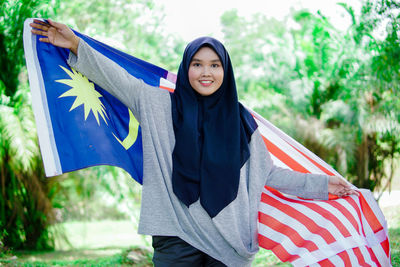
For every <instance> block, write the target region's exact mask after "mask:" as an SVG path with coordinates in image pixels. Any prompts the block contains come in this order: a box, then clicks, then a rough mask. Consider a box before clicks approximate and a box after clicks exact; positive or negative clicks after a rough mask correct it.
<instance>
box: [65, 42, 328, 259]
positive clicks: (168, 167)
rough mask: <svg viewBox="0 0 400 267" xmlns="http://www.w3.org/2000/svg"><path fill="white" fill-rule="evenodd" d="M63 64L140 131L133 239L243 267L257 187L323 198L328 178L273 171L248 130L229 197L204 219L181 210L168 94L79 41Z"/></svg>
mask: <svg viewBox="0 0 400 267" xmlns="http://www.w3.org/2000/svg"><path fill="white" fill-rule="evenodd" d="M68 64H69V65H70V66H71V67H73V68H75V69H76V70H78V71H79V72H81V73H82V74H84V75H85V76H87V77H88V78H89V79H90V80H91V81H93V82H95V83H97V84H98V85H99V86H101V87H102V88H103V89H105V90H107V91H109V92H110V93H111V94H112V95H114V96H115V97H117V98H118V99H119V100H120V101H122V102H123V103H124V104H125V105H126V106H127V107H128V108H130V109H131V110H132V112H133V114H134V115H135V117H136V119H137V120H138V121H139V123H140V125H141V127H142V138H143V175H144V177H143V189H142V203H141V212H140V222H139V230H138V232H139V233H140V234H146V235H165V236H178V237H180V238H181V239H183V240H185V241H186V242H188V243H189V244H191V245H192V246H194V247H196V248H198V249H199V250H201V251H203V252H205V253H207V254H208V255H210V256H211V257H213V258H215V259H217V260H219V261H221V262H223V263H224V264H226V265H228V266H240V267H242V266H250V265H251V262H252V260H253V258H254V255H255V254H256V253H257V251H258V240H257V236H258V234H257V218H258V207H259V203H260V198H261V191H262V189H263V187H264V185H268V186H271V187H273V188H276V189H277V190H280V191H282V192H284V193H288V194H292V195H297V196H301V197H306V198H319V199H327V197H328V191H327V188H328V186H327V185H328V177H327V176H325V175H315V174H303V173H298V172H294V171H290V170H286V169H282V168H279V167H276V166H274V164H273V163H272V160H271V157H270V155H269V152H268V151H267V149H266V147H265V144H264V142H263V140H262V137H261V135H260V133H259V131H258V130H256V131H255V132H254V133H253V135H252V139H251V142H250V158H249V159H248V161H247V162H246V163H245V164H244V165H243V167H242V169H241V171H240V183H239V190H238V195H237V197H236V199H235V200H234V201H233V202H231V203H230V204H229V205H228V206H227V207H225V208H224V209H223V210H222V211H221V212H220V213H219V214H218V215H217V216H215V217H214V218H212V219H211V218H210V217H209V216H208V214H207V212H205V210H204V209H203V208H202V206H201V205H200V203H199V201H197V202H195V203H193V204H192V205H190V207H189V208H188V207H186V206H185V205H184V204H182V203H181V202H180V201H179V199H178V198H177V197H176V196H175V195H174V193H173V190H172V183H171V175H172V151H173V148H174V144H175V136H174V131H173V126H172V118H171V101H170V96H169V92H167V91H166V90H161V89H159V88H156V87H152V86H149V85H147V84H145V83H144V82H143V81H142V80H138V79H136V78H135V77H133V76H131V75H130V74H129V73H127V72H126V71H125V70H124V69H123V68H121V67H120V66H119V65H118V64H116V63H115V62H113V61H111V60H110V59H108V58H107V57H105V56H103V55H102V54H100V53H99V52H97V51H96V50H95V49H93V48H91V47H90V46H89V45H88V44H87V43H86V42H84V41H83V40H81V41H80V42H79V47H78V56H75V55H74V54H73V53H70V55H69V59H68Z"/></svg>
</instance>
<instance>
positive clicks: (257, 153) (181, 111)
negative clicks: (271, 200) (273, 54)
mask: <svg viewBox="0 0 400 267" xmlns="http://www.w3.org/2000/svg"><path fill="white" fill-rule="evenodd" d="M31 27H32V28H33V29H32V33H34V34H39V35H42V36H44V37H42V38H40V39H39V40H40V41H42V42H47V43H51V44H53V45H56V46H60V47H63V48H68V49H70V51H71V53H70V56H69V59H68V64H69V65H70V66H71V67H73V68H75V69H77V70H78V71H80V72H81V73H83V74H84V75H85V76H87V77H88V78H89V79H90V80H92V81H94V82H96V83H97V84H98V85H100V86H101V87H102V88H104V89H105V90H108V91H109V92H110V93H111V94H113V95H114V96H115V97H117V98H118V99H119V100H120V101H122V102H123V103H124V104H125V105H126V106H127V107H129V108H130V109H131V110H132V112H133V113H134V115H135V117H136V118H137V120H138V121H139V122H140V125H141V127H142V138H143V175H144V178H143V190H142V207H141V215H140V223H139V230H138V231H139V233H141V234H147V235H151V236H153V247H154V257H153V262H154V264H155V266H225V265H227V266H250V265H251V262H252V260H253V258H254V255H255V253H256V252H257V251H258V241H257V213H258V205H259V203H260V197H261V191H262V189H263V187H264V185H268V186H271V187H274V188H276V189H278V190H280V191H282V192H285V193H289V194H293V195H297V196H301V197H306V198H319V199H327V197H328V192H329V193H332V194H336V195H338V196H347V195H349V194H358V193H357V192H356V191H354V190H352V189H351V188H350V185H349V184H348V183H347V182H346V181H345V180H344V179H342V178H340V177H328V176H325V175H315V174H303V173H298V172H293V171H290V170H286V169H282V168H278V167H276V166H274V165H273V163H272V161H271V158H270V156H269V153H268V151H267V149H266V147H265V145H264V142H263V140H262V137H261V135H260V133H259V132H258V130H257V125H256V123H255V121H254V119H253V118H252V116H251V114H250V113H249V112H248V111H247V110H246V109H245V108H243V106H242V105H241V104H240V103H239V102H238V98H237V92H236V85H235V79H234V75H233V70H232V65H231V62H230V58H229V55H228V53H227V51H226V50H225V48H224V46H223V45H222V44H221V43H220V42H219V41H217V40H215V39H213V38H209V37H203V38H199V39H196V40H194V41H193V42H191V43H189V44H188V46H187V47H186V49H185V52H184V54H183V59H182V62H181V64H180V67H179V71H178V76H177V83H176V90H175V92H174V93H173V94H170V93H168V92H167V91H165V90H160V89H159V88H155V87H152V86H149V85H146V84H145V83H143V82H142V81H141V80H138V79H136V78H134V77H132V76H131V75H130V74H128V73H127V72H126V71H125V70H124V69H122V68H121V67H120V66H118V65H117V64H116V63H114V62H113V61H111V60H109V59H108V58H106V57H105V56H103V55H101V54H100V53H98V52H97V51H96V50H94V49H92V48H91V47H90V46H89V45H88V44H87V43H85V42H84V41H83V40H80V39H79V38H78V37H77V36H76V35H75V34H74V33H73V32H72V31H71V30H70V29H69V28H68V27H67V26H66V25H64V24H60V23H56V22H53V21H51V20H49V23H44V22H42V21H39V20H35V21H34V23H32V24H31Z"/></svg>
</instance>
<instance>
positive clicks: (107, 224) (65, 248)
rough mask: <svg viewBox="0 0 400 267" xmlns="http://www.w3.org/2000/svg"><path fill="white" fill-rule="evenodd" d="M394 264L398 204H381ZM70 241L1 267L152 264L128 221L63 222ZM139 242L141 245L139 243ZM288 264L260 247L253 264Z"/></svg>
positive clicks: (399, 240)
mask: <svg viewBox="0 0 400 267" xmlns="http://www.w3.org/2000/svg"><path fill="white" fill-rule="evenodd" d="M382 210H383V212H384V214H385V217H386V219H387V222H388V227H389V236H390V245H391V252H392V264H393V266H400V206H388V207H384V208H383V209H382ZM62 226H63V227H64V229H65V232H66V235H67V236H68V237H69V240H70V244H68V243H67V242H65V241H63V240H57V243H56V246H57V247H56V249H57V250H56V251H51V252H35V251H14V252H13V255H14V256H16V258H14V259H10V257H8V258H3V259H0V266H35V267H37V266H139V267H147V266H152V263H151V257H152V249H151V242H150V238H149V237H146V238H143V237H142V236H140V235H137V234H136V230H135V229H136V225H134V224H133V223H132V222H130V221H100V222H86V223H83V222H69V223H64V224H63V225H62ZM138 244H140V245H139V246H138ZM264 266H291V265H290V264H287V263H282V262H280V261H279V259H278V258H277V257H276V256H275V255H273V254H272V252H270V251H266V250H260V252H259V253H258V254H257V255H256V259H255V260H254V263H253V267H264Z"/></svg>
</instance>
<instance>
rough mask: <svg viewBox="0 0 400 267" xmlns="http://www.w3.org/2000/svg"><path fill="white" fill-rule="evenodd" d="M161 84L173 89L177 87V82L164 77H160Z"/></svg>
mask: <svg viewBox="0 0 400 267" xmlns="http://www.w3.org/2000/svg"><path fill="white" fill-rule="evenodd" d="M160 86H164V87H168V88H171V89H175V84H174V83H172V82H170V81H168V80H166V79H164V78H160Z"/></svg>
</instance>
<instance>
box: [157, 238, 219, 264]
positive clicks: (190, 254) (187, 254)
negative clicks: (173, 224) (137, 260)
mask: <svg viewBox="0 0 400 267" xmlns="http://www.w3.org/2000/svg"><path fill="white" fill-rule="evenodd" d="M152 245H153V248H154V254H153V263H154V266H155V267H203V266H207V267H226V265H225V264H223V263H222V262H220V261H217V260H216V259H214V258H212V257H210V256H208V255H207V254H205V253H204V252H202V251H200V250H198V249H197V248H194V247H192V246H191V245H189V244H188V243H186V242H185V241H183V240H182V239H180V238H179V237H176V236H153V244H152Z"/></svg>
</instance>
